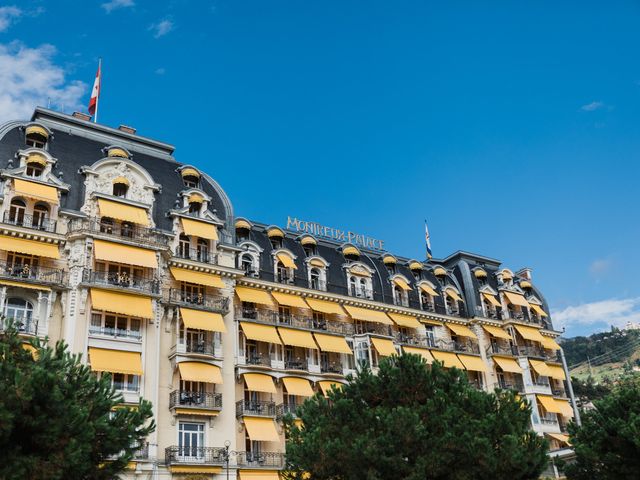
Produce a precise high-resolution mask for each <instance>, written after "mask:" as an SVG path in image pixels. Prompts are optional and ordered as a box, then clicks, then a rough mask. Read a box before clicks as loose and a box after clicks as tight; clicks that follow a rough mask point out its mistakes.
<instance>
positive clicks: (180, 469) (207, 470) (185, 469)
mask: <svg viewBox="0 0 640 480" xmlns="http://www.w3.org/2000/svg"><path fill="white" fill-rule="evenodd" d="M207 415H209V413H207ZM169 471H170V472H171V473H203V474H209V475H211V474H216V473H221V472H222V467H216V466H213V465H170V466H169Z"/></svg>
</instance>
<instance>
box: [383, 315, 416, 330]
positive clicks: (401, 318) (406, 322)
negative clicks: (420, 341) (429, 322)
mask: <svg viewBox="0 0 640 480" xmlns="http://www.w3.org/2000/svg"><path fill="white" fill-rule="evenodd" d="M389 316H390V317H391V320H393V321H394V322H396V323H397V324H398V325H400V326H401V327H407V328H420V327H421V326H422V325H421V324H420V322H419V321H418V319H416V317H414V316H413V315H405V314H404V313H389Z"/></svg>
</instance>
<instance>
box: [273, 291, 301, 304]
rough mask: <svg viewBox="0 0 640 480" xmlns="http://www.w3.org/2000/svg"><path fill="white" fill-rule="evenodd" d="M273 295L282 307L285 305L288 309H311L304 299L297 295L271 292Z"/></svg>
mask: <svg viewBox="0 0 640 480" xmlns="http://www.w3.org/2000/svg"><path fill="white" fill-rule="evenodd" d="M271 295H273V298H275V299H276V302H278V303H279V304H280V305H284V306H286V307H296V308H309V305H307V302H305V301H304V298H302V297H299V296H297V295H291V294H289V293H280V292H271Z"/></svg>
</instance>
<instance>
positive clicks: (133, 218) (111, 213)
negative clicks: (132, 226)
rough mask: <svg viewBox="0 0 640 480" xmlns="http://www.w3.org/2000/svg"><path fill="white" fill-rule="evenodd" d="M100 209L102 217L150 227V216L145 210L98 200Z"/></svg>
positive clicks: (102, 199)
mask: <svg viewBox="0 0 640 480" xmlns="http://www.w3.org/2000/svg"><path fill="white" fill-rule="evenodd" d="M98 208H99V209H100V216H101V217H109V218H115V219H116V220H120V221H122V222H131V223H137V224H138V225H143V226H145V227H148V226H149V215H148V214H147V211H146V210H145V209H144V208H140V207H134V206H133V205H127V204H125V203H118V202H112V201H111V200H105V199H104V198H99V199H98Z"/></svg>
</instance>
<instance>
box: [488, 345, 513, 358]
mask: <svg viewBox="0 0 640 480" xmlns="http://www.w3.org/2000/svg"><path fill="white" fill-rule="evenodd" d="M487 353H488V354H489V355H514V356H517V355H518V347H516V346H515V345H502V344H500V343H497V342H492V343H491V344H490V345H489V347H488V348H487Z"/></svg>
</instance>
